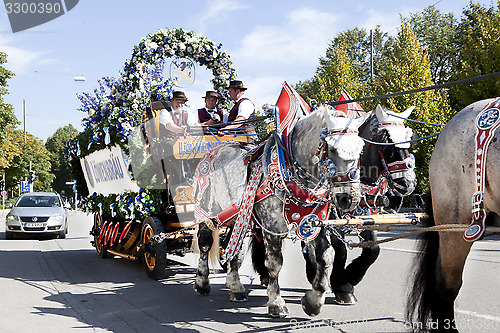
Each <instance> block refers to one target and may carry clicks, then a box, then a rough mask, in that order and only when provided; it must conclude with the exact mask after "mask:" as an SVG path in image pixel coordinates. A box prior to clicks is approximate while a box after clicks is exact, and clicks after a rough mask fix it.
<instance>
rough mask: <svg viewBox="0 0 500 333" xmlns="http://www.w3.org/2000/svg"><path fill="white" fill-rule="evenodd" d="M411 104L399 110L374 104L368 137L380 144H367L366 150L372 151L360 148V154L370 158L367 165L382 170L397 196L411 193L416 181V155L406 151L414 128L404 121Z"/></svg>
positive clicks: (408, 113)
mask: <svg viewBox="0 0 500 333" xmlns="http://www.w3.org/2000/svg"><path fill="white" fill-rule="evenodd" d="M414 108H415V107H413V106H412V107H410V108H408V109H407V110H406V111H404V112H402V113H395V112H393V111H390V110H384V108H382V107H381V106H380V105H377V108H376V109H375V116H376V117H373V119H372V120H371V122H370V132H371V134H370V141H373V142H376V143H381V144H376V143H375V144H368V145H367V146H366V150H368V151H370V150H371V153H367V154H366V155H365V152H363V155H365V156H363V158H364V159H365V158H368V159H370V161H369V163H371V164H369V165H370V167H375V168H374V169H376V170H377V172H376V173H375V174H377V175H380V174H385V175H386V178H387V180H388V182H389V186H390V188H391V190H392V191H393V193H394V194H396V195H398V196H406V195H409V194H411V193H412V192H413V190H414V189H415V185H416V176H415V172H414V168H415V158H414V156H413V154H410V153H409V152H408V148H410V142H408V141H410V140H411V139H412V136H413V132H412V130H411V128H408V127H405V125H404V120H405V119H406V118H408V117H409V116H410V114H411V112H412V111H413V109H414ZM384 143H393V144H390V145H385V144H384ZM365 164H366V163H362V165H363V167H366V166H365ZM363 171H367V170H363ZM370 171H373V170H368V173H369V172H370ZM364 174H365V172H364ZM368 178H370V176H368ZM372 182H373V179H372Z"/></svg>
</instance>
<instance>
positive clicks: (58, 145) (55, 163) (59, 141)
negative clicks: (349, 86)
mask: <svg viewBox="0 0 500 333" xmlns="http://www.w3.org/2000/svg"><path fill="white" fill-rule="evenodd" d="M77 134H78V130H77V129H76V128H74V127H73V125H71V124H69V125H66V126H64V127H61V128H59V129H58V130H57V131H56V132H55V133H54V134H53V135H52V136H51V137H50V138H48V139H47V142H46V143H45V148H47V150H48V151H49V152H50V161H51V173H52V174H53V175H54V176H55V178H54V181H53V182H52V188H53V190H54V191H56V192H58V193H62V191H63V190H64V193H65V195H66V196H68V197H72V196H73V195H74V193H73V190H72V188H71V187H70V186H68V185H66V182H69V181H72V180H73V178H72V176H71V166H70V164H69V163H68V160H67V158H66V156H65V154H64V147H66V145H67V144H68V143H69V141H70V140H71V139H73V138H75V137H76V136H77Z"/></svg>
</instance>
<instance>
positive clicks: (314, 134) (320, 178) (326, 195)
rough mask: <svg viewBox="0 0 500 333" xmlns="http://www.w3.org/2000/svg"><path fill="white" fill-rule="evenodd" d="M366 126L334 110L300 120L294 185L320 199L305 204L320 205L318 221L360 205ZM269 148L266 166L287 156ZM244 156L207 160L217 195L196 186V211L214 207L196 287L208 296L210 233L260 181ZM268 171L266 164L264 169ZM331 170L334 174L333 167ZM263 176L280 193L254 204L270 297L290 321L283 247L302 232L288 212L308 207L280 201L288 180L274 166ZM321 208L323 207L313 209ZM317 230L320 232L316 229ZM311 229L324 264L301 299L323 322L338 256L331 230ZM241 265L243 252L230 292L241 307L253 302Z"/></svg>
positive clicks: (223, 150) (232, 268)
mask: <svg viewBox="0 0 500 333" xmlns="http://www.w3.org/2000/svg"><path fill="white" fill-rule="evenodd" d="M363 121H364V118H360V119H347V118H342V117H334V116H333V114H332V111H331V110H330V109H329V108H327V107H326V106H325V107H324V108H322V109H318V110H316V111H315V112H311V113H310V114H308V115H307V116H304V117H302V118H300V119H299V120H298V121H297V123H296V124H295V127H294V129H293V131H292V134H291V135H290V140H289V144H290V148H289V150H290V151H289V152H288V153H287V154H289V158H290V159H291V160H293V163H292V167H293V169H294V170H295V171H297V172H296V173H294V174H295V176H294V178H295V179H297V178H301V179H303V181H300V180H299V182H300V183H301V184H299V185H298V187H300V191H302V192H306V193H308V194H311V193H313V196H316V198H317V199H318V201H319V204H318V203H315V202H313V203H312V204H311V203H310V202H309V203H305V202H304V204H311V205H312V208H311V210H312V211H313V212H314V211H315V210H316V207H317V206H321V207H322V208H321V209H322V211H323V212H322V213H321V214H320V212H317V214H318V216H319V215H321V217H322V218H323V219H325V218H327V211H328V208H329V204H330V202H332V201H333V202H334V204H335V205H336V206H338V207H339V208H340V209H342V210H351V209H353V206H354V207H355V206H356V205H357V204H358V202H359V169H358V167H357V166H358V159H359V156H360V153H361V150H362V147H363V144H364V143H363V141H362V140H361V139H360V138H359V137H358V136H357V135H356V134H357V129H358V127H359V126H360V125H361V124H362V123H363ZM326 129H327V131H326ZM318 141H319V143H318ZM270 142H271V141H268V142H267V143H266V146H265V148H264V153H263V154H262V158H264V159H265V160H266V161H267V162H269V160H274V159H275V158H277V157H279V155H280V153H279V152H278V153H277V152H276V150H274V149H275V148H274V147H277V146H280V145H279V144H276V145H275V144H274V143H273V144H270ZM277 143H278V142H277ZM281 144H282V143H281ZM245 156H246V151H245V150H244V149H242V148H241V147H240V146H238V145H225V146H221V147H220V148H219V149H218V151H217V152H216V153H215V152H214V156H213V157H210V156H207V158H209V159H210V158H213V159H212V160H211V161H210V163H211V165H212V166H213V175H212V176H211V177H212V178H211V181H210V184H211V186H209V187H211V189H210V191H205V192H206V193H210V195H207V194H206V193H205V194H204V195H203V196H200V195H201V193H202V191H201V189H200V187H201V186H200V181H198V182H197V184H196V185H195V188H194V191H193V197H194V198H196V199H195V203H196V207H197V209H199V208H203V207H207V210H208V211H209V212H208V213H207V214H206V215H205V217H206V220H205V222H204V223H201V224H200V225H199V229H198V233H197V236H198V246H199V250H200V258H199V262H198V267H197V276H196V280H195V284H194V288H195V290H196V291H197V292H198V293H200V294H202V295H205V294H208V293H209V292H210V284H209V280H208V273H209V269H208V257H209V251H210V248H211V247H212V245H213V242H214V239H213V234H212V229H214V226H211V224H212V223H211V221H213V219H212V218H211V217H213V216H216V215H217V214H219V213H221V212H222V213H224V211H223V210H224V209H226V208H227V207H230V206H231V205H233V204H234V203H237V202H238V201H239V200H240V199H242V196H243V194H244V193H245V191H246V190H247V189H248V187H249V186H248V184H249V183H251V182H252V181H255V179H254V178H253V176H251V177H250V178H251V179H250V181H249V180H248V179H247V178H249V177H248V176H247V166H246V165H245ZM207 162H208V161H207ZM267 164H268V163H264V165H267ZM273 165H274V164H273ZM318 165H321V166H322V167H321V170H322V171H321V172H320V171H318V169H319V168H318ZM208 166H209V165H208V164H207V163H205V162H203V161H202V162H200V164H199V165H198V168H197V171H196V174H197V175H203V174H205V175H206V174H207V170H206V168H207V167H208ZM332 166H334V167H333V168H332ZM273 168H274V167H273ZM264 169H265V171H264V172H263V177H261V178H262V179H260V178H259V179H258V182H259V185H261V184H262V183H263V182H266V181H269V182H271V183H273V192H272V193H271V195H270V196H267V197H266V198H265V199H263V200H261V201H259V202H256V203H255V204H254V206H253V209H252V220H253V221H255V223H258V224H259V225H261V226H262V229H264V230H265V231H264V232H263V233H262V241H263V244H264V248H265V251H264V253H265V258H264V263H265V268H266V271H267V272H268V274H269V280H268V285H267V294H268V297H269V300H268V302H267V307H268V313H269V314H270V315H271V316H272V317H280V318H283V317H285V316H286V315H287V314H288V309H287V307H286V304H285V301H284V299H283V298H282V297H281V296H280V289H279V285H278V275H279V272H280V270H281V267H282V263H283V257H282V253H281V248H282V242H283V238H284V237H285V236H287V235H288V234H289V233H291V230H292V229H294V228H295V229H300V227H298V228H296V227H297V225H294V224H292V226H291V227H289V225H287V221H286V220H285V217H284V211H285V210H291V211H293V208H290V207H289V206H288V205H294V204H295V205H297V204H299V205H300V203H301V202H303V201H301V199H297V198H294V197H293V195H292V196H289V195H286V194H285V199H286V200H284V198H283V197H281V195H282V194H283V193H286V192H287V191H288V188H287V186H283V187H281V186H282V185H283V184H284V182H283V181H282V179H281V181H280V179H276V177H278V178H279V175H277V174H276V173H275V172H272V171H270V170H271V169H272V168H271V167H269V166H268V167H267V168H264ZM252 174H253V173H252ZM287 174H289V173H287ZM268 176H269V177H268ZM199 177H200V176H198V178H199ZM257 178H258V177H257ZM202 179H203V178H202ZM334 179H335V181H334ZM314 180H316V181H314ZM335 188H336V189H337V191H336V193H335V191H334V189H335ZM331 193H335V194H331ZM242 200H243V199H242ZM294 200H295V201H294ZM296 201H297V202H296ZM315 204H316V205H317V206H314V205H315ZM293 207H296V206H293ZM240 215H241V213H240ZM240 215H238V216H240ZM299 215H300V214H299ZM312 215H313V214H311V215H308V216H307V217H308V218H309V217H311V216H312ZM314 216H315V215H314ZM297 218H298V217H297V216H296V215H295V214H292V216H291V219H297ZM303 220H306V218H305V217H304V219H303ZM307 221H309V220H307ZM311 225H313V226H312V227H311ZM308 226H309V227H310V228H309V230H310V229H313V230H315V236H316V237H315V238H314V239H313V240H311V244H313V246H314V248H315V251H316V252H315V254H316V258H318V265H317V270H316V274H315V276H316V278H315V279H314V281H313V283H312V285H311V286H312V290H310V291H307V292H306V295H305V296H304V297H302V307H303V309H304V311H305V312H306V313H307V314H309V315H316V314H318V313H319V312H320V309H321V306H322V305H323V304H324V299H325V297H324V293H325V291H326V289H327V287H328V283H327V271H328V268H329V266H330V265H331V262H332V259H333V257H332V252H331V247H330V244H329V243H328V241H327V239H326V232H325V230H324V228H319V229H318V228H316V227H314V223H312V224H309V225H308ZM289 228H290V230H289ZM235 229H236V227H235ZM306 229H307V228H306ZM241 260H242V258H241V252H237V254H236V255H234V257H232V258H230V260H229V265H228V269H227V277H226V286H227V287H228V288H229V290H230V300H231V301H237V302H239V301H246V300H247V295H246V292H245V288H244V286H243V285H242V284H241V282H240V278H239V275H238V268H239V266H240V265H241Z"/></svg>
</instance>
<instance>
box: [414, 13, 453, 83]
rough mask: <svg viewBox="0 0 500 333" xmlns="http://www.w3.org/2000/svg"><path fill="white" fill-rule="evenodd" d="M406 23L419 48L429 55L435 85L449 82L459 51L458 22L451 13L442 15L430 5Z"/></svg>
mask: <svg viewBox="0 0 500 333" xmlns="http://www.w3.org/2000/svg"><path fill="white" fill-rule="evenodd" d="M408 22H409V24H410V28H411V30H412V31H413V32H414V33H415V36H416V37H417V40H418V41H419V43H420V46H421V47H422V48H424V49H426V50H427V53H428V54H429V62H430V69H431V75H432V78H433V81H434V82H435V83H436V84H440V83H444V82H447V81H449V79H450V76H451V73H452V67H453V64H454V63H456V61H457V56H458V49H459V47H458V44H457V35H458V32H459V29H458V21H457V19H456V18H455V17H454V15H453V13H448V14H442V13H441V12H440V11H439V10H438V9H436V7H435V6H434V5H432V6H429V7H427V8H425V9H424V10H423V11H422V12H421V13H416V14H412V15H411V16H410V19H409V20H408Z"/></svg>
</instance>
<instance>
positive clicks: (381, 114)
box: [375, 104, 387, 121]
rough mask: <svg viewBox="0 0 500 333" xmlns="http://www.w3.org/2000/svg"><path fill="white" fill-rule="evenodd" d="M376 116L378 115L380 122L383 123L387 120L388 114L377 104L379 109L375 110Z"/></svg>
mask: <svg viewBox="0 0 500 333" xmlns="http://www.w3.org/2000/svg"><path fill="white" fill-rule="evenodd" d="M375 114H376V115H377V119H378V121H383V120H385V119H386V118H387V112H385V111H384V108H382V106H380V104H377V108H376V109H375Z"/></svg>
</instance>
